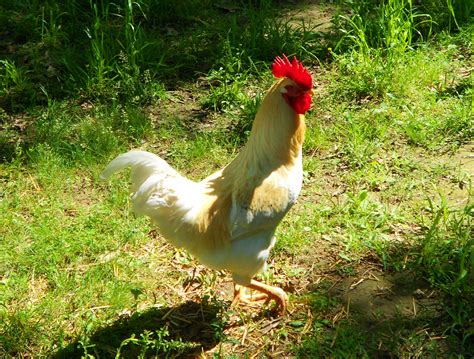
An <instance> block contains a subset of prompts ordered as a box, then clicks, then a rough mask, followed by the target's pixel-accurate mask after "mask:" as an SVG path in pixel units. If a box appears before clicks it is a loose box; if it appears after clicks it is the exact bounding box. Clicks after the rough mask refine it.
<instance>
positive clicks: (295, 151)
mask: <svg viewBox="0 0 474 359" xmlns="http://www.w3.org/2000/svg"><path fill="white" fill-rule="evenodd" d="M272 72H273V75H274V76H275V77H277V78H278V80H277V81H276V82H275V84H274V85H273V86H272V87H271V88H270V89H269V91H268V92H267V94H266V95H265V97H264V99H263V101H262V104H261V107H260V108H259V110H258V112H257V114H256V116H255V120H254V122H253V126H252V130H251V133H250V137H249V139H248V142H247V143H246V145H245V146H244V147H243V149H242V150H241V152H240V153H239V154H238V155H237V157H236V158H235V159H234V160H233V161H232V162H231V163H230V164H229V165H227V166H226V167H224V168H223V169H222V170H220V171H217V172H216V173H214V174H212V175H210V176H209V177H207V178H205V179H203V180H202V181H201V182H193V181H191V180H189V179H187V178H185V177H183V176H181V175H180V174H179V173H178V172H177V171H176V170H174V169H173V168H172V167H171V166H170V165H169V164H168V163H167V162H166V161H164V160H163V159H161V158H160V157H158V156H156V155H154V154H152V153H149V152H146V151H138V150H132V151H129V152H127V153H124V154H121V155H119V156H118V157H116V158H115V159H114V160H113V161H112V162H110V163H109V164H108V166H107V167H106V168H105V169H104V171H103V172H102V174H101V178H103V179H107V178H108V177H109V176H111V175H112V174H114V173H115V172H118V171H120V170H122V169H124V168H126V167H131V182H132V183H131V192H132V197H131V202H132V207H133V210H134V212H135V213H137V214H141V215H146V216H149V217H150V218H151V220H152V222H153V223H154V224H155V225H156V226H157V227H158V228H159V230H160V232H161V234H162V235H163V236H164V237H165V238H166V239H167V240H168V241H169V242H170V243H172V244H173V245H174V246H176V247H180V248H184V249H186V250H187V251H189V252H190V253H191V254H192V255H193V256H195V257H196V258H197V259H198V260H199V261H200V262H201V263H202V264H204V265H206V266H208V267H210V268H212V269H215V270H227V271H229V272H230V273H231V274H232V279H233V281H234V300H233V303H237V302H239V301H241V302H244V303H250V302H252V301H256V300H263V299H266V300H267V301H269V300H272V299H273V300H275V302H276V305H277V310H278V312H279V313H280V314H283V313H284V312H285V310H286V308H287V302H288V297H287V295H286V293H285V292H284V291H283V290H282V289H281V288H278V287H273V286H270V285H267V284H264V283H261V282H259V281H257V280H255V279H254V276H255V275H256V274H257V273H258V272H260V271H263V270H264V269H265V266H266V261H267V258H268V256H269V253H270V250H271V248H272V247H273V245H274V244H275V240H276V239H275V236H274V235H275V230H276V228H277V225H278V224H279V222H280V221H281V220H282V218H283V217H284V216H285V214H286V213H287V212H288V210H289V209H290V208H291V206H292V205H293V204H294V203H295V201H296V199H297V197H298V195H299V193H300V190H301V185H302V179H303V168H302V144H303V140H304V134H305V128H306V127H305V119H304V114H305V113H306V112H307V111H308V110H309V108H310V107H311V102H312V98H311V95H313V84H312V78H311V75H310V73H309V72H308V70H307V69H306V68H305V67H303V65H302V64H301V63H300V62H298V60H297V59H296V57H295V58H293V61H290V60H288V58H287V57H286V56H285V55H283V58H281V57H276V59H275V61H274V63H273V65H272ZM245 288H249V289H251V290H255V291H257V292H259V294H258V295H254V296H250V295H248V294H246V293H245Z"/></svg>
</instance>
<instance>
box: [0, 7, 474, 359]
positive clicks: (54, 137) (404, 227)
mask: <svg viewBox="0 0 474 359" xmlns="http://www.w3.org/2000/svg"><path fill="white" fill-rule="evenodd" d="M343 3H344V4H343V5H345V6H346V7H341V8H340V10H338V11H339V12H340V13H341V14H343V15H344V16H345V18H341V17H339V16H338V14H339V12H338V11H334V18H333V19H334V23H335V24H336V25H337V26H339V30H342V31H336V30H335V31H334V32H332V33H320V32H318V31H317V30H318V27H317V26H316V25H317V24H314V23H311V21H309V22H306V21H305V22H303V23H300V24H295V23H294V22H291V21H289V19H290V17H291V15H288V16H282V15H281V14H283V13H287V12H290V14H292V13H291V12H292V11H302V12H303V13H304V12H305V11H309V10H311V8H309V9H308V8H306V7H298V6H297V5H291V4H289V5H287V7H283V5H276V4H275V3H273V2H271V1H260V2H252V3H241V2H238V3H237V2H228V3H227V2H226V3H225V4H219V5H218V6H216V5H214V3H213V2H198V1H193V0H187V1H183V2H177V4H172V3H170V2H161V1H159V2H152V1H145V0H142V1H136V2H131V1H128V2H123V3H109V2H107V1H100V2H94V1H91V2H87V1H77V0H70V1H67V2H63V3H61V4H60V3H56V2H48V3H47V4H39V3H37V2H31V3H30V2H19V1H12V2H10V3H9V4H6V5H2V6H1V7H0V20H2V21H0V24H1V25H0V33H2V34H6V36H5V37H3V38H2V40H1V41H0V44H1V45H2V47H1V50H0V51H1V55H2V59H1V60H0V71H1V74H2V76H1V77H0V160H1V162H0V182H1V185H0V186H1V187H0V188H1V192H0V199H1V202H0V213H1V215H0V238H1V240H0V356H5V357H18V358H20V357H25V356H33V357H56V358H62V357H64V358H66V357H100V358H103V357H120V356H123V357H177V356H186V355H187V356H193V355H198V354H199V353H201V351H204V352H205V353H206V355H207V356H209V357H220V356H223V357H242V356H246V355H247V356H250V355H253V354H255V353H258V354H259V355H261V356H264V355H274V356H278V355H288V356H289V355H296V356H300V357H373V356H392V357H411V356H417V355H423V356H424V357H451V356H456V357H462V356H464V357H469V353H471V352H472V351H473V350H474V348H473V346H472V344H471V343H472V337H473V335H474V323H473V322H472V317H473V314H474V313H473V310H472V305H471V303H472V301H473V300H474V292H473V288H474V287H473V285H472V283H473V281H474V278H473V275H474V272H473V271H474V252H473V246H474V243H473V242H472V235H473V232H472V228H473V224H472V217H473V207H472V204H473V197H472V173H473V172H472V171H473V167H472V161H471V162H470V161H469V154H471V155H472V139H473V137H474V121H473V120H472V96H473V94H472V74H471V73H470V66H471V65H470V62H469V61H470V56H471V55H470V54H471V52H472V41H470V39H471V38H472V33H473V27H472V24H471V23H470V22H469V21H470V20H469V18H468V17H466V16H467V15H466V14H467V13H470V11H471V10H472V9H471V8H469V6H468V5H466V4H467V3H463V2H458V1H454V0H453V1H449V2H446V3H445V2H440V1H430V2H426V3H425V2H423V4H416V6H415V4H412V3H411V2H410V1H401V0H400V1H395V0H390V1H386V2H383V3H380V4H379V2H377V4H378V5H377V6H374V3H373V2H371V1H364V2H357V4H356V3H355V2H346V1H345V2H343ZM306 6H309V5H306ZM347 6H350V7H351V12H350V14H352V17H349V15H348V12H346V9H347ZM318 9H319V8H318ZM324 9H326V8H324ZM337 44H339V45H338V46H336V45H337ZM330 48H332V49H330ZM281 52H285V53H287V54H288V55H290V54H296V55H297V56H299V57H300V58H302V59H303V60H304V62H305V64H306V65H307V66H308V67H310V68H311V70H312V72H313V73H314V79H315V82H316V92H317V93H316V95H315V98H314V106H313V109H312V110H311V111H310V112H309V114H308V116H307V122H308V132H307V137H306V140H305V144H304V186H303V192H302V195H301V198H300V199H299V201H298V203H297V205H296V206H295V208H294V209H292V211H291V212H290V213H289V214H288V216H287V217H285V219H284V220H283V223H282V225H281V226H280V227H279V228H278V231H277V237H278V241H277V244H276V246H275V248H274V250H273V252H272V257H271V260H270V263H269V268H268V272H267V273H266V274H265V275H263V276H262V277H263V280H265V281H268V282H269V283H274V284H277V285H280V286H282V287H283V288H284V289H285V290H286V291H287V292H288V293H289V294H290V300H291V304H290V311H289V313H288V314H287V316H286V317H284V318H283V319H281V320H280V321H274V318H272V317H271V314H270V312H269V310H268V308H267V307H266V306H262V307H258V308H256V309H255V308H245V307H242V308H231V307H230V306H229V304H230V299H231V296H232V288H231V283H230V278H229V276H228V275H227V274H226V273H216V272H214V271H211V270H209V269H206V268H204V267H202V266H200V265H199V264H198V263H197V262H196V261H195V260H194V259H193V258H192V257H191V256H189V255H188V254H186V253H185V252H183V251H180V250H176V249H173V248H172V247H171V246H170V245H168V244H167V243H166V241H165V240H164V239H163V238H161V237H160V235H159V233H158V232H156V231H155V230H154V229H153V228H152V227H151V225H150V223H149V222H148V220H147V219H145V218H136V217H135V216H134V215H133V214H131V211H130V204H129V198H128V189H127V183H128V177H127V174H126V173H125V174H123V175H121V176H118V177H117V178H114V179H113V180H112V181H111V182H110V183H104V182H101V181H100V180H99V174H100V172H101V170H102V169H103V167H104V166H105V165H106V163H107V162H108V161H109V160H110V159H112V158H113V157H114V156H115V155H117V154H118V153H121V152H124V151H126V150H128V149H130V148H142V149H146V150H149V151H152V152H154V153H157V154H159V155H160V156H162V157H163V158H164V159H166V160H167V161H168V162H169V163H170V164H172V165H173V166H174V167H175V168H177V169H178V170H179V171H181V172H182V173H184V174H186V175H187V176H189V177H190V178H192V179H201V178H203V177H204V176H206V175H208V174H210V173H211V172H213V171H215V170H216V169H219V168H222V167H223V166H225V165H226V164H227V163H228V162H229V161H231V159H232V158H233V157H234V156H235V155H236V153H237V152H238V151H239V149H240V147H241V146H242V145H243V143H245V141H246V138H247V136H248V134H249V131H250V128H251V121H252V119H253V116H254V115H255V112H256V110H257V109H258V106H259V104H260V101H261V99H262V96H264V92H265V90H266V89H267V88H268V87H269V86H270V84H271V83H272V81H273V79H272V78H271V75H270V67H269V65H270V63H271V61H272V58H273V56H274V55H276V54H280V53H281ZM466 153H467V154H466ZM397 275H402V276H407V278H411V279H402V280H400V281H397V280H395V279H393V278H398V277H396V276H397ZM374 277H375V278H378V279H379V281H380V282H377V281H376V280H375V279H374ZM387 278H389V279H390V280H388V279H387ZM367 283H375V289H374V288H373V289H372V290H369V289H367V288H366V287H364V285H365V284H367ZM387 283H388V284H387ZM351 285H353V286H354V287H353V288H352V289H347V287H350V286H351ZM390 285H391V286H390ZM377 286H378V287H377ZM384 286H389V288H388V289H384ZM364 288H365V289H364ZM418 289H419V290H421V291H422V292H423V293H424V294H423V295H421V297H417V296H415V294H414V292H415V291H416V290H418ZM357 290H360V292H358V291H357ZM347 293H349V294H347ZM350 293H356V294H357V295H356V297H354V298H353V299H352V300H353V301H356V299H358V302H357V303H355V302H354V303H352V304H351V303H350V301H349V302H347V300H346V299H345V295H346V294H347V295H350ZM363 298H366V299H367V303H366V305H365V306H364V305H363V310H362V312H366V314H367V316H364V315H363V313H361V310H360V308H357V304H358V303H359V305H360V303H361V301H362V299H363ZM384 298H385V299H384ZM400 298H405V299H406V298H408V300H409V303H410V305H411V303H412V301H413V303H415V304H414V305H415V309H416V308H418V309H417V312H413V313H411V312H410V313H411V314H407V312H406V308H404V307H403V305H402V304H399V306H400V307H399V308H398V307H397V308H396V310H392V309H393V308H392V309H387V307H390V305H388V304H387V303H389V302H390V303H392V307H393V306H394V305H395V304H393V303H398V302H397V301H398V300H401V299H400ZM364 300H365V299H364ZM377 300H380V302H377V303H378V304H377V306H375V307H374V306H371V305H370V303H369V301H372V302H376V301H377ZM362 303H364V302H363V301H362ZM400 303H402V302H400ZM403 303H404V302H403ZM397 305H398V304H397ZM410 310H411V309H410ZM373 328H376V329H377V330H376V331H375V332H374V330H373ZM374 333H376V334H375V335H374Z"/></svg>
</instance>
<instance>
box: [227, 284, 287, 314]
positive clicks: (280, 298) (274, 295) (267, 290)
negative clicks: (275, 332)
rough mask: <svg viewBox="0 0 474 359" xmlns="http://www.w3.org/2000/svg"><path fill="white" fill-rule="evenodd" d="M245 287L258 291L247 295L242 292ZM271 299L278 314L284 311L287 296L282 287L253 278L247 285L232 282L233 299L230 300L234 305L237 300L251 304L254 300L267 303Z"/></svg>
mask: <svg viewBox="0 0 474 359" xmlns="http://www.w3.org/2000/svg"><path fill="white" fill-rule="evenodd" d="M245 288H249V289H253V290H255V291H258V292H260V293H258V294H255V295H248V294H245V293H244V290H245ZM272 299H273V300H274V301H275V302H276V304H277V310H278V313H279V314H280V315H282V314H283V313H285V311H286V308H287V303H288V296H287V295H286V293H285V292H284V291H283V289H281V288H278V287H272V286H270V285H266V284H263V283H261V282H258V281H256V280H254V279H252V281H251V282H250V284H249V285H247V286H241V285H238V284H234V300H233V301H232V305H235V304H237V303H238V302H241V303H244V304H250V305H251V304H253V303H254V302H257V301H261V300H265V303H268V302H269V301H270V300H272Z"/></svg>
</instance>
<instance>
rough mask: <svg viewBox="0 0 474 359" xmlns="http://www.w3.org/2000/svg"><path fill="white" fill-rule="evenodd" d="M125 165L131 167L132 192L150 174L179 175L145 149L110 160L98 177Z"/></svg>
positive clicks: (105, 177) (111, 172)
mask: <svg viewBox="0 0 474 359" xmlns="http://www.w3.org/2000/svg"><path fill="white" fill-rule="evenodd" d="M127 167H131V168H132V176H131V177H132V178H131V179H132V188H131V190H132V193H135V192H136V191H137V190H138V188H140V186H141V185H142V184H143V182H145V181H146V180H147V179H148V178H149V177H150V176H151V175H152V174H159V173H166V174H173V175H178V176H179V174H178V173H177V172H176V171H175V170H174V169H173V168H172V167H171V166H170V165H169V164H168V163H167V162H166V161H165V160H163V159H161V158H160V157H158V156H157V155H154V154H153V153H150V152H146V151H138V150H132V151H129V152H127V153H124V154H121V155H119V156H117V157H116V158H115V159H114V160H113V161H112V162H110V163H109V164H108V165H107V167H106V168H105V169H104V170H103V171H102V173H101V175H100V178H101V179H104V180H106V179H108V178H109V177H110V176H111V175H113V174H114V173H116V172H119V171H121V170H123V169H125V168H127Z"/></svg>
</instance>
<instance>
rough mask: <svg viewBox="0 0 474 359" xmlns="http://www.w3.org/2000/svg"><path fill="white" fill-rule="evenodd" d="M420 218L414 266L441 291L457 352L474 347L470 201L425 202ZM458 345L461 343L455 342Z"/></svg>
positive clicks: (473, 210) (473, 243)
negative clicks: (456, 206) (420, 234)
mask: <svg viewBox="0 0 474 359" xmlns="http://www.w3.org/2000/svg"><path fill="white" fill-rule="evenodd" d="M428 210H429V213H430V216H429V217H428V218H423V222H424V228H425V232H424V235H423V237H422V238H421V242H420V247H421V248H420V250H419V254H418V265H419V266H420V269H421V270H422V271H423V272H424V273H425V275H426V277H427V278H428V280H429V281H430V283H431V284H432V285H433V286H434V287H435V288H437V289H439V290H440V291H441V292H442V293H443V294H444V301H445V304H446V305H445V306H444V314H445V315H446V316H447V317H448V318H449V319H450V320H449V321H446V325H445V332H448V333H449V334H453V335H454V336H452V337H451V338H452V339H453V338H457V341H458V342H457V343H456V342H454V343H452V344H453V345H454V346H456V347H457V348H459V352H460V353H459V354H468V353H472V350H474V345H473V343H474V341H473V340H472V339H473V338H474V321H473V318H474V310H473V307H472V303H473V302H474V285H473V283H474V239H473V238H474V237H473V235H474V231H473V228H474V222H473V218H474V204H473V203H472V202H469V203H468V204H467V205H466V206H464V207H463V208H461V209H452V208H449V207H448V205H447V203H446V200H445V199H443V198H442V199H441V202H440V203H439V204H435V203H433V202H432V201H429V207H428ZM459 344H461V345H459Z"/></svg>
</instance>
